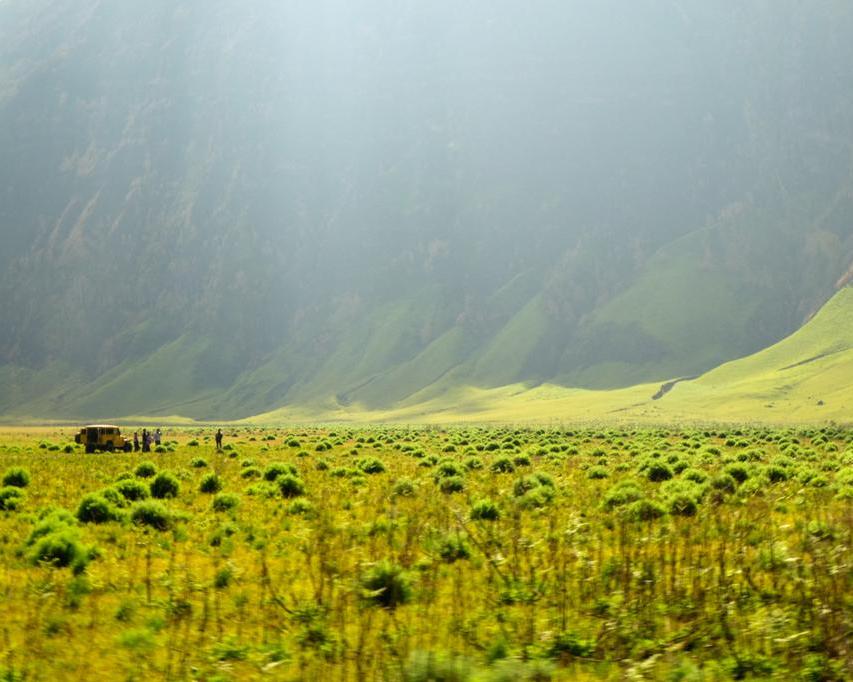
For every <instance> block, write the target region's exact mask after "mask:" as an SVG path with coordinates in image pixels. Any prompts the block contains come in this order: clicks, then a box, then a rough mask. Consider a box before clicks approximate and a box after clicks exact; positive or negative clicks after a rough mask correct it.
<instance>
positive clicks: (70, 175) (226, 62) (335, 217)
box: [0, 0, 853, 418]
mask: <svg viewBox="0 0 853 682" xmlns="http://www.w3.org/2000/svg"><path fill="white" fill-rule="evenodd" d="M0 150H2V153H3V163H2V164H0V238H2V244H3V247H2V249H0V320H2V324H0V387H2V390H0V414H6V415H32V416H39V417H75V418H76V417H80V418H95V417H100V416H122V415H134V414H136V415H139V414H180V415H185V416H190V417H196V418H237V417H244V416H248V415H253V414H258V413H261V412H267V411H271V410H274V409H276V408H279V407H282V406H288V405H289V406H292V405H300V406H311V405H323V406H325V407H326V408H328V407H329V406H348V405H363V406H364V407H366V408H376V409H379V408H383V409H384V408H390V407H394V406H397V405H401V404H402V405H405V404H411V403H413V402H418V401H428V400H431V399H435V398H436V397H438V396H442V395H445V394H447V392H449V391H450V392H452V391H455V390H459V389H460V388H462V387H477V388H485V389H488V388H494V387H499V386H504V385H508V384H515V383H518V382H527V383H529V384H530V385H537V384H541V383H549V384H557V385H562V386H569V387H581V388H616V387H625V386H629V385H632V384H636V383H641V382H662V381H665V380H668V379H672V378H677V377H685V376H693V375H698V374H701V373H703V372H705V371H707V370H710V369H711V368H713V367H715V366H717V365H720V364H721V363H724V362H726V361H729V360H733V359H735V358H739V357H742V356H745V355H748V354H751V353H753V352H756V351H758V350H760V349H762V348H765V347H767V346H770V345H771V344H773V343H775V342H777V341H779V340H780V339H782V338H783V337H785V336H787V335H788V334H790V333H791V332H793V331H795V330H796V329H798V328H799V327H800V326H801V325H802V324H803V323H804V322H805V321H806V320H808V319H809V317H810V316H811V315H812V314H813V313H815V311H817V310H818V309H819V308H820V307H821V305H823V304H824V303H825V302H826V301H827V300H828V299H829V298H830V297H831V296H832V295H833V294H834V293H835V291H836V290H837V289H838V288H841V287H842V286H843V285H844V284H845V283H846V282H847V280H848V279H849V278H850V276H851V273H853V6H851V4H850V3H848V2H844V1H841V0H838V1H832V0H825V1H821V2H816V3H809V4H808V5H807V6H806V5H803V3H799V2H794V1H793V0H778V1H775V2H773V3H768V2H758V1H757V0H756V1H748V2H719V3H708V2H706V1H705V0H672V2H658V1H652V0H604V1H602V0H595V1H593V0H589V1H585V2H565V1H564V0H541V1H537V2H534V3H528V4H522V3H511V2H505V1H503V0H498V1H497V2H493V1H489V2H486V1H485V0H469V1H467V2H444V1H439V2H428V3H427V2H416V1H415V0H402V1H401V0H358V1H355V2H352V1H349V0H312V1H310V2H309V1H307V0H306V1H300V0H295V1H291V2H277V1H273V0H260V1H258V2H253V3H249V4H243V3H233V2H226V1H225V0H206V1H204V2H202V1H200V0H197V1H185V2H180V1H175V0H171V1H169V2H167V1H166V0H148V1H147V2H144V3H143V2H120V3H119V2H103V1H102V0H26V1H25V0H2V1H0Z"/></svg>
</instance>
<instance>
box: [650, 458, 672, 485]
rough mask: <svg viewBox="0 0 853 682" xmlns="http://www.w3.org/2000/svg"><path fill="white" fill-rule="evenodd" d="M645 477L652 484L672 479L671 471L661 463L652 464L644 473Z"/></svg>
mask: <svg viewBox="0 0 853 682" xmlns="http://www.w3.org/2000/svg"><path fill="white" fill-rule="evenodd" d="M646 477H647V478H648V479H649V480H650V481H652V482H653V483H660V482H661V481H668V480H669V479H671V478H672V469H670V468H669V467H668V466H667V465H666V464H664V463H663V462H653V463H652V464H650V465H649V468H648V470H647V471H646Z"/></svg>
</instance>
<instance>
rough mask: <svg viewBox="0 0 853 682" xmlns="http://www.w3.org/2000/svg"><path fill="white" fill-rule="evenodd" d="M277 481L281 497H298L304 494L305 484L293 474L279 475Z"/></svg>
mask: <svg viewBox="0 0 853 682" xmlns="http://www.w3.org/2000/svg"><path fill="white" fill-rule="evenodd" d="M277 482H278V490H279V492H280V493H281V496H282V497H299V496H300V495H304V494H305V484H304V483H303V482H302V479H301V478H297V477H296V476H294V475H293V474H285V475H283V476H279V478H278V481H277Z"/></svg>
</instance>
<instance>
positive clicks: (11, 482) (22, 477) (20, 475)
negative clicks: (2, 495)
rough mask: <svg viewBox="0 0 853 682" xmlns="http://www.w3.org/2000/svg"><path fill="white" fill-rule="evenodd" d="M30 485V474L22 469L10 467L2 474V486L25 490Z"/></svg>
mask: <svg viewBox="0 0 853 682" xmlns="http://www.w3.org/2000/svg"><path fill="white" fill-rule="evenodd" d="M29 484H30V472H29V471H27V470H26V469H24V468H23V467H10V468H9V469H6V473H5V474H3V485H4V486H11V487H15V488H26V487H27V486H28V485H29Z"/></svg>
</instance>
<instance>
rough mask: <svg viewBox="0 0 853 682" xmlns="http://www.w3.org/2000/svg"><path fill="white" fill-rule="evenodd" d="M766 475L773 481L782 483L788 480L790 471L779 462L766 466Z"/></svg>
mask: <svg viewBox="0 0 853 682" xmlns="http://www.w3.org/2000/svg"><path fill="white" fill-rule="evenodd" d="M764 475H765V476H766V477H767V480H768V481H770V482H771V483H781V482H783V481H787V480H788V472H787V471H786V470H785V469H784V468H783V467H781V466H779V465H777V464H770V465H768V466H766V467H765V468H764Z"/></svg>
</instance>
